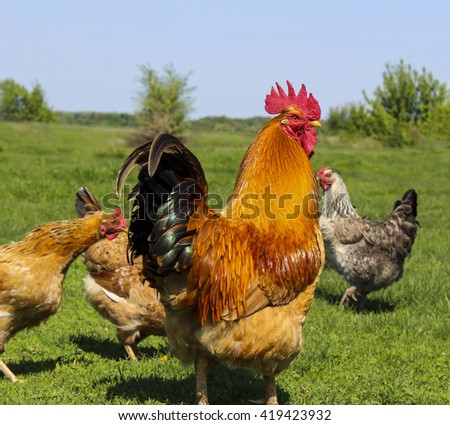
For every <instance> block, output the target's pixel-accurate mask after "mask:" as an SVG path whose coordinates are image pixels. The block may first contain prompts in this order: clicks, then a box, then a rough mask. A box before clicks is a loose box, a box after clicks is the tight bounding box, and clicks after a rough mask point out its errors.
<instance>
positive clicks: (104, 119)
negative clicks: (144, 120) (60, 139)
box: [55, 111, 139, 127]
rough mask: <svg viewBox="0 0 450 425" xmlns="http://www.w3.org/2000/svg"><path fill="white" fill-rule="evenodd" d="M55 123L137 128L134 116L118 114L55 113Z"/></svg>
mask: <svg viewBox="0 0 450 425" xmlns="http://www.w3.org/2000/svg"><path fill="white" fill-rule="evenodd" d="M55 118H56V121H57V122H59V123H62V124H77V125H91V126H107V127H138V126H139V124H138V120H137V118H136V115H134V114H127V113H119V112H61V111H58V112H55Z"/></svg>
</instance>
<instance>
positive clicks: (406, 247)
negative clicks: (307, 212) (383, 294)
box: [318, 167, 418, 309]
mask: <svg viewBox="0 0 450 425" xmlns="http://www.w3.org/2000/svg"><path fill="white" fill-rule="evenodd" d="M318 179H319V182H320V185H321V186H322V189H323V190H324V195H323V200H322V214H321V216H320V219H319V224H320V229H321V231H322V235H323V239H324V243H325V253H326V254H325V255H326V261H327V263H328V264H329V265H330V266H331V267H332V268H333V269H335V270H336V271H337V272H338V273H340V274H341V275H342V276H344V278H345V279H346V280H347V281H348V282H349V283H350V285H351V286H350V288H348V289H347V291H346V292H345V293H344V295H343V297H342V299H341V305H343V304H347V303H348V302H349V301H350V299H353V300H355V301H356V300H358V307H359V308H360V309H361V308H362V307H363V303H364V300H365V298H366V295H367V294H369V293H370V292H373V291H377V290H379V289H382V288H386V287H388V286H390V285H392V284H393V283H394V282H396V281H398V280H399V279H400V278H401V277H402V275H403V267H404V262H405V259H406V257H408V256H409V255H410V253H411V249H412V246H413V243H414V240H415V237H416V233H417V226H418V222H417V220H416V216H417V193H416V191H415V190H414V189H410V190H408V191H407V192H405V194H404V195H403V197H402V198H401V199H400V200H397V201H396V202H395V203H394V207H393V209H392V211H391V212H390V213H389V215H388V216H387V217H386V218H385V219H384V220H383V221H371V220H368V219H366V218H362V217H360V215H359V214H358V211H357V210H356V209H355V208H354V207H353V205H352V203H351V201H350V196H349V194H348V190H347V187H346V186H345V183H344V181H343V179H342V177H341V176H340V175H339V174H338V173H337V172H336V171H333V170H332V169H331V168H329V167H326V168H322V169H321V170H320V171H319V173H318ZM356 294H358V295H359V296H358V299H357V297H356Z"/></svg>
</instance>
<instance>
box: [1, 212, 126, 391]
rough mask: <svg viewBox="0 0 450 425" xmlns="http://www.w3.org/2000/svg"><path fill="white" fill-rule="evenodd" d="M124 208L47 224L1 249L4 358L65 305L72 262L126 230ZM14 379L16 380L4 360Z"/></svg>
mask: <svg viewBox="0 0 450 425" xmlns="http://www.w3.org/2000/svg"><path fill="white" fill-rule="evenodd" d="M122 223H123V215H122V213H121V212H120V210H116V211H115V212H114V213H113V214H105V213H103V212H97V213H95V214H92V215H90V216H88V217H86V218H81V219H76V220H65V221H57V222H53V223H47V224H43V225H41V226H39V227H37V228H35V229H34V230H32V231H31V232H30V233H28V234H27V235H26V236H25V238H24V239H23V240H21V241H20V242H15V243H11V244H8V245H2V246H1V247H0V354H2V353H3V352H4V351H5V348H6V343H7V342H8V341H9V339H10V338H11V337H13V336H14V335H15V334H16V333H17V332H19V331H21V330H22V329H25V328H30V327H32V326H36V325H39V324H40V323H41V322H42V321H43V320H45V319H47V318H48V317H49V316H51V315H52V314H54V313H56V311H57V310H58V308H59V305H60V304H61V296H62V283H63V280H64V277H65V275H66V272H67V270H68V268H69V266H70V264H71V263H72V261H73V260H74V259H75V258H76V257H77V256H78V255H79V254H81V253H82V252H83V251H84V250H86V249H87V248H88V247H89V246H91V245H92V244H93V243H95V242H97V241H98V240H100V239H102V238H103V237H106V238H107V239H110V240H112V239H114V238H115V237H117V235H118V234H119V232H120V231H121V230H123V226H122ZM0 370H1V371H2V372H3V373H4V375H5V376H6V377H7V378H8V379H9V380H10V381H13V382H15V381H17V378H16V376H15V375H14V374H13V373H12V372H11V370H9V368H8V367H7V366H6V364H5V363H4V362H3V361H2V360H0Z"/></svg>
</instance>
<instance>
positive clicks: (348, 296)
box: [339, 286, 358, 307]
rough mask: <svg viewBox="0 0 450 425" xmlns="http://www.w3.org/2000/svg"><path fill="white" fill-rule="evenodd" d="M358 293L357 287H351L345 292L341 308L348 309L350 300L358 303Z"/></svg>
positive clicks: (340, 304)
mask: <svg viewBox="0 0 450 425" xmlns="http://www.w3.org/2000/svg"><path fill="white" fill-rule="evenodd" d="M356 292H357V288H356V286H350V288H348V289H347V290H346V291H345V292H344V295H342V298H341V302H340V303H339V306H341V307H347V306H348V303H349V302H350V300H353V301H355V302H357V301H358V299H357V298H356Z"/></svg>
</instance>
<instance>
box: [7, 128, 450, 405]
mask: <svg viewBox="0 0 450 425" xmlns="http://www.w3.org/2000/svg"><path fill="white" fill-rule="evenodd" d="M128 131H129V130H124V129H120V128H92V127H83V126H70V125H61V124H29V123H28V124H21V123H5V122H0V164H1V165H0V179H1V185H0V203H1V209H0V243H1V244H5V243H9V242H11V241H16V240H19V239H21V238H22V237H23V236H24V234H25V233H26V232H27V231H29V230H31V229H32V228H33V227H34V226H36V225H37V224H39V223H43V222H48V221H53V220H61V219H66V218H75V217H76V213H75V208H74V201H75V192H76V191H77V189H78V188H79V187H81V186H87V187H89V188H90V189H91V190H92V192H93V193H94V194H96V195H97V196H98V197H99V199H103V200H108V201H109V202H111V200H113V199H114V195H113V192H114V185H115V179H116V175H117V171H118V170H119V168H120V166H121V164H122V162H123V160H124V159H125V157H126V156H127V155H128V154H129V153H130V152H131V150H132V148H130V147H129V146H127V145H126V143H125V140H126V139H127V135H128ZM251 140H252V135H250V134H232V135H227V134H225V133H219V132H216V133H210V134H207V133H200V134H197V135H192V137H191V138H190V139H189V142H188V146H189V148H190V149H191V150H192V151H193V152H194V153H195V154H196V155H197V156H198V157H199V159H200V161H201V163H202V164H203V166H204V169H205V173H206V177H207V179H208V182H209V186H210V191H211V192H212V193H216V194H219V195H220V196H222V197H226V196H227V195H228V194H229V193H230V192H231V190H232V188H233V184H234V179H235V177H236V174H237V170H238V167H239V164H240V161H241V158H242V155H243V153H244V151H245V149H246V147H247V146H248V144H249V143H250V142H251ZM321 140H322V139H321V136H319V144H318V145H317V148H316V153H315V155H314V157H313V159H312V162H313V165H314V168H315V169H316V170H318V169H319V168H321V167H323V166H327V165H329V166H331V167H333V168H336V169H337V170H338V171H339V172H340V173H341V174H342V176H343V177H344V180H345V181H346V183H347V186H348V189H349V192H350V196H351V199H352V202H353V203H354V204H355V205H356V206H357V207H358V209H359V211H360V212H361V213H362V214H363V215H367V216H369V217H370V218H372V219H382V218H383V217H384V216H385V215H387V213H388V212H389V211H390V209H391V207H392V205H393V203H394V201H395V200H396V199H398V198H399V197H400V196H401V195H402V194H403V193H404V192H405V191H406V190H407V189H409V188H415V189H416V191H417V192H418V196H419V207H418V211H419V212H418V219H419V221H420V224H421V227H420V229H419V232H418V236H417V239H416V242H415V245H414V247H413V251H412V255H411V257H410V258H409V259H408V260H407V261H406V266H405V273H404V276H403V278H402V280H401V281H399V282H397V283H395V284H394V285H393V286H391V287H390V288H388V289H386V290H382V291H379V292H376V293H373V294H371V295H369V301H368V308H367V310H366V311H365V312H364V313H361V314H358V313H356V312H355V310H352V309H350V310H343V309H341V308H339V307H338V303H339V299H340V297H341V295H342V293H343V291H344V290H345V289H346V288H347V283H346V282H345V280H344V279H343V278H341V277H340V276H339V275H337V274H336V273H335V272H334V271H332V270H329V269H326V270H325V271H324V273H323V275H322V279H321V281H320V283H319V285H318V289H317V293H316V297H315V299H314V302H313V305H312V308H311V311H310V312H309V314H308V317H307V319H306V324H305V328H304V350H303V352H302V354H301V355H300V356H298V357H297V358H296V359H295V361H294V362H293V363H292V364H291V366H290V368H289V369H287V370H286V371H284V372H283V373H282V374H281V375H280V376H279V377H278V379H277V385H278V393H279V401H280V403H283V404H363V405H364V404H450V387H449V384H450V323H449V320H450V301H449V297H450V266H449V261H448V259H449V254H450V249H449V239H448V235H449V234H450V232H449V230H450V229H449V222H450V220H449V219H450V217H449V210H450V208H449V207H450V205H449V195H450V193H449V192H450V190H449V177H450V174H449V171H448V165H449V163H450V149H449V146H448V145H447V146H445V145H444V146H442V145H441V146H438V145H433V146H427V147H417V148H408V149H386V148H384V149H383V148H380V147H378V146H376V145H367V144H363V143H358V141H357V140H356V141H354V142H353V143H332V141H330V140H327V139H326V138H324V139H323V140H324V142H323V143H322V142H321ZM287 172H289V171H288V170H280V173H287ZM131 183H132V178H131V182H130V184H131ZM107 194H109V195H108V196H107V197H104V195H107ZM125 211H129V206H125ZM84 275H85V269H84V266H83V264H82V263H81V261H80V260H79V259H78V260H76V261H75V262H74V263H73V265H72V266H71V268H70V269H69V272H68V274H67V278H66V280H65V282H64V296H63V302H62V306H61V308H60V310H59V311H58V312H57V314H56V315H54V316H52V317H51V318H50V319H49V320H48V321H46V322H45V323H43V324H42V325H41V326H39V327H37V328H33V329H30V330H26V331H22V332H20V333H19V334H18V335H17V336H16V337H14V338H13V339H11V340H10V342H9V344H8V347H7V350H6V352H5V353H4V354H3V356H2V358H3V359H4V361H5V362H6V364H7V365H8V366H9V367H10V368H11V370H12V371H13V372H14V373H15V374H16V375H17V376H18V377H19V378H21V379H23V380H24V382H22V383H17V384H11V383H10V382H9V381H7V380H6V379H3V378H2V377H0V404H192V403H194V402H195V394H194V375H193V367H183V366H182V365H181V364H180V363H179V361H178V360H177V359H176V358H174V357H173V355H172V354H171V352H170V349H169V347H168V345H167V342H166V341H165V340H164V339H163V338H159V337H150V338H147V339H146V340H144V341H143V342H142V343H141V344H140V345H139V347H140V361H139V362H132V361H129V360H127V359H126V357H125V351H124V350H123V348H122V346H121V345H120V344H119V343H118V342H117V340H116V338H115V329H114V327H113V326H112V325H111V324H110V323H109V322H108V321H106V320H105V319H103V318H101V317H100V316H99V315H98V314H97V313H96V312H95V311H94V310H93V309H92V308H91V306H90V305H89V304H88V303H87V302H86V301H85V300H84V289H83V282H82V279H83V277H84ZM209 392H210V401H211V402H212V403H214V404H246V403H248V400H249V399H257V398H259V397H261V396H262V394H263V392H264V383H263V380H262V378H261V377H257V376H254V375H252V374H251V373H249V372H247V371H245V370H240V369H236V370H232V371H231V372H230V371H228V369H226V368H225V367H222V366H216V367H213V368H211V370H210V373H209Z"/></svg>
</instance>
